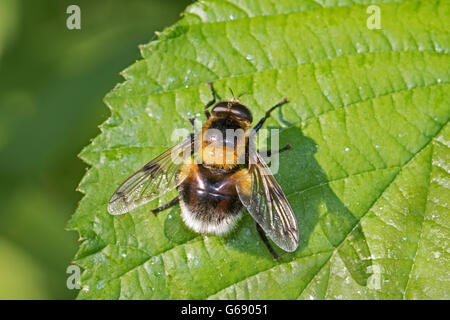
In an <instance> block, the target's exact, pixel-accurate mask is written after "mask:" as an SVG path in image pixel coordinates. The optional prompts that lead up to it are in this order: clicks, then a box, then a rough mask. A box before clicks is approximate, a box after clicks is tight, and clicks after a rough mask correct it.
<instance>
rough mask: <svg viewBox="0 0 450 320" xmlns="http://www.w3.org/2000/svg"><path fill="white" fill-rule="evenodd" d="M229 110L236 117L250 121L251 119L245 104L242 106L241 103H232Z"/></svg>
mask: <svg viewBox="0 0 450 320" xmlns="http://www.w3.org/2000/svg"><path fill="white" fill-rule="evenodd" d="M231 112H232V113H233V114H235V115H237V116H238V117H240V118H244V119H246V120H248V121H250V122H252V120H253V117H252V114H251V112H250V110H248V108H247V107H246V106H243V105H242V104H235V105H233V107H232V108H231Z"/></svg>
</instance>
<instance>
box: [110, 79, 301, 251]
mask: <svg viewBox="0 0 450 320" xmlns="http://www.w3.org/2000/svg"><path fill="white" fill-rule="evenodd" d="M208 85H209V86H210V90H211V93H212V96H213V98H212V100H211V101H210V102H209V103H208V104H207V105H206V106H205V115H206V117H207V119H208V120H207V122H206V123H205V125H204V126H203V128H202V130H201V132H199V133H197V134H192V135H191V136H190V137H188V138H187V139H186V140H184V141H183V142H181V143H180V144H178V145H176V146H174V147H172V148H171V149H169V150H167V151H166V152H164V153H162V154H161V155H160V156H158V157H156V158H155V159H153V160H152V161H150V162H149V163H147V164H146V165H145V166H144V167H143V168H141V169H140V170H139V171H137V172H136V173H135V174H133V175H132V176H131V177H129V178H128V179H127V180H126V181H125V182H124V183H123V184H122V185H120V186H119V188H118V189H117V190H116V191H115V192H114V194H113V195H112V197H111V199H110V201H109V205H108V211H109V212H110V213H111V214H122V213H126V212H128V211H131V210H132V209H134V208H136V207H137V206H140V205H142V204H144V203H147V202H149V201H151V200H153V199H156V198H158V197H160V196H162V195H163V194H165V193H167V192H168V191H170V190H173V189H175V188H176V189H177V190H178V193H179V195H178V196H177V197H176V198H175V199H173V200H172V201H170V202H169V203H167V204H166V205H163V206H161V207H159V208H157V209H154V210H152V212H153V213H156V212H159V211H161V210H164V209H166V208H167V207H169V206H171V205H174V204H176V203H177V202H179V203H180V208H181V217H182V218H183V221H184V222H185V223H186V225H187V226H188V227H189V228H191V229H192V230H194V231H196V232H198V233H205V234H216V235H223V234H226V233H227V232H229V231H230V230H231V229H232V228H233V227H234V226H235V225H236V222H237V221H238V220H239V218H240V217H241V216H242V211H243V210H242V209H243V208H244V207H245V208H246V209H247V210H248V211H249V213H250V214H251V215H252V216H253V218H254V219H255V220H256V222H257V223H256V226H257V229H258V232H259V234H260V235H261V237H262V238H263V240H264V242H265V244H266V245H267V247H268V249H269V250H270V252H271V253H272V255H273V256H274V258H277V257H278V256H277V254H276V253H275V251H274V250H273V248H272V247H271V246H270V244H269V242H268V240H267V238H266V235H267V236H269V238H271V239H272V240H273V241H274V242H275V243H276V244H277V245H278V246H279V247H281V248H282V249H283V250H286V251H289V252H292V251H295V249H296V248H297V246H298V227H297V220H296V217H295V215H294V213H293V211H292V208H291V206H290V205H289V203H288V201H287V199H286V196H285V195H284V193H283V191H282V189H281V187H280V185H279V184H278V182H277V181H276V180H275V178H274V177H273V175H272V174H271V172H270V169H269V168H268V167H267V165H266V163H265V161H264V159H263V157H262V156H261V155H260V154H259V153H258V152H256V151H254V152H252V150H253V148H252V146H253V145H252V141H251V139H249V137H250V136H251V134H252V133H255V132H257V131H258V130H259V129H260V128H261V126H262V125H263V124H264V122H265V120H266V119H267V118H268V117H269V116H270V113H271V112H272V111H273V110H274V109H276V108H277V107H279V106H281V105H282V104H284V103H286V102H287V100H286V99H284V100H283V101H281V102H280V103H278V104H277V105H275V106H274V107H272V108H271V109H270V110H269V111H267V112H266V115H265V117H263V118H262V119H261V120H260V121H259V122H258V123H257V125H256V126H255V127H253V128H251V123H252V120H253V119H252V114H251V112H250V110H249V109H248V108H247V107H246V106H244V105H242V104H240V100H239V99H232V100H231V101H222V102H219V103H217V104H216V105H215V106H214V107H213V108H212V110H211V113H210V112H209V110H208V109H209V107H211V106H212V105H213V104H214V103H215V93H214V89H213V87H212V84H211V83H208ZM191 123H193V122H192V121H191ZM230 132H232V133H233V134H230ZM236 133H237V134H236ZM289 148H290V146H289V145H288V146H286V147H285V148H282V149H280V150H275V151H270V152H271V153H274V152H282V151H284V150H287V149H289ZM192 150H193V151H192ZM175 160H178V161H175Z"/></svg>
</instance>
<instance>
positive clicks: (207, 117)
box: [205, 82, 216, 119]
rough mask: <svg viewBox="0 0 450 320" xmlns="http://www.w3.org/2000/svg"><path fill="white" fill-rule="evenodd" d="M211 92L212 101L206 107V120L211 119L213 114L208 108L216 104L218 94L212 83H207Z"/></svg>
mask: <svg viewBox="0 0 450 320" xmlns="http://www.w3.org/2000/svg"><path fill="white" fill-rule="evenodd" d="M207 85H208V87H209V90H210V91H211V95H212V99H211V101H209V102H208V103H207V104H206V105H205V116H206V119H209V117H211V113H210V112H209V110H208V108H209V107H211V106H212V105H213V104H214V103H215V102H216V92H215V91H214V87H213V84H212V82H208V83H207Z"/></svg>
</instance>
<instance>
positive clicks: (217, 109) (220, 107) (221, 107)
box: [211, 102, 228, 113]
mask: <svg viewBox="0 0 450 320" xmlns="http://www.w3.org/2000/svg"><path fill="white" fill-rule="evenodd" d="M211 112H212V113H221V112H228V103H227V102H219V103H218V104H216V105H215V106H214V108H212V110H211Z"/></svg>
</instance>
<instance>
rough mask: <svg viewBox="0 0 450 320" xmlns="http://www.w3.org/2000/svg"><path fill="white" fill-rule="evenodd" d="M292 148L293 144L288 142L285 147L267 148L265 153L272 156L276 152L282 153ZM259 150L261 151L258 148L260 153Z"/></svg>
mask: <svg viewBox="0 0 450 320" xmlns="http://www.w3.org/2000/svg"><path fill="white" fill-rule="evenodd" d="M291 149H292V146H291V145H290V144H287V145H285V146H284V147H283V148H281V149H278V150H267V151H265V154H267V156H268V157H270V156H271V155H272V154H275V153H282V152H284V151H287V150H291ZM259 152H260V151H259V150H258V153H259Z"/></svg>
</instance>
